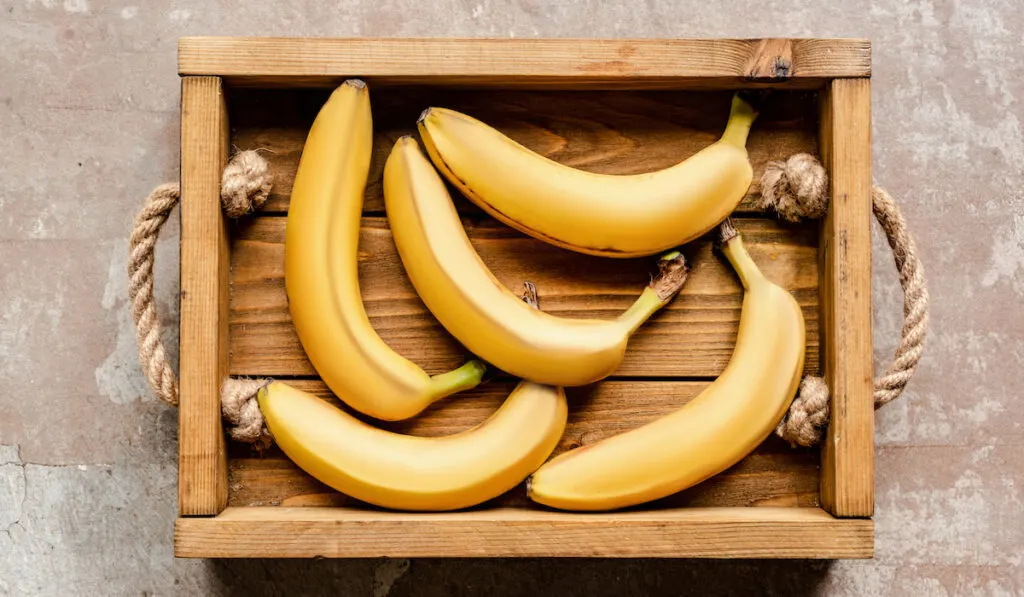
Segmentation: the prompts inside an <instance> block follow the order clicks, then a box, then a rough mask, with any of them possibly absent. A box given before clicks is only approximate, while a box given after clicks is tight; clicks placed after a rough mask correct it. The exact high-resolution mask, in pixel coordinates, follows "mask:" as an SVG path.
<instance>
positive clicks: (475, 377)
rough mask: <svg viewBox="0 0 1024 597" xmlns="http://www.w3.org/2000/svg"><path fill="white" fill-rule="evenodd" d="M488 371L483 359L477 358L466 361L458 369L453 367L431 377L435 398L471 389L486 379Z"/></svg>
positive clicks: (432, 392)
mask: <svg viewBox="0 0 1024 597" xmlns="http://www.w3.org/2000/svg"><path fill="white" fill-rule="evenodd" d="M486 372H487V365H486V364H484V362H483V361H478V360H476V359H474V360H472V361H466V363H465V364H464V365H462V366H461V367H459V368H458V369H452V370H451V371H448V372H446V373H441V374H438V375H435V376H433V377H431V378H430V389H431V392H430V393H431V395H432V396H433V397H434V400H440V399H442V398H444V397H445V396H451V395H452V394H455V393H458V392H461V391H463V390H470V389H473V388H475V387H477V386H478V385H480V382H482V381H483V379H484V373H486Z"/></svg>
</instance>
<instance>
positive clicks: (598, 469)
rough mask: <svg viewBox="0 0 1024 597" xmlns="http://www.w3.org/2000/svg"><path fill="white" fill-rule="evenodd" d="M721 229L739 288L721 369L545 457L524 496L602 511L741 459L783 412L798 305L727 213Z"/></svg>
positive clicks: (795, 356)
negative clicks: (674, 397) (604, 435)
mask: <svg viewBox="0 0 1024 597" xmlns="http://www.w3.org/2000/svg"><path fill="white" fill-rule="evenodd" d="M722 230H723V241H724V247H723V252H724V253H725V255H726V257H727V258H728V259H729V262H730V263H731V264H732V266H733V267H734V268H735V269H736V273H737V274H739V277H740V281H741V282H742V283H743V288H744V289H745V290H746V295H745V296H744V297H743V313H742V315H741V317H740V329H739V336H738V338H737V340H736V349H735V351H734V352H733V355H732V359H731V360H730V361H729V365H728V366H727V367H726V368H725V371H723V372H722V375H721V376H720V377H719V378H718V379H717V380H716V381H715V382H714V383H712V384H711V385H710V386H708V387H707V388H706V389H705V390H704V391H703V392H701V394H700V395H699V396H697V397H696V398H695V399H693V400H692V401H690V402H689V403H687V404H686V405H685V406H683V407H682V408H680V409H679V410H677V411H675V412H673V413H671V414H669V415H666V416H665V417H663V418H661V419H658V420H657V421H654V422H652V423H648V424H647V425H644V426H642V427H638V428H636V429H634V430H632V431H628V432H626V433H623V434H621V435H617V436H614V437H610V438H608V439H605V440H603V441H600V442H598V443H595V444H592V445H589V446H584V447H583V448H579V449H576V450H572V451H570V452H566V453H564V454H561V455H559V456H558V457H556V458H554V459H552V460H551V461H550V462H548V463H547V464H545V465H544V466H542V467H541V468H540V469H539V470H538V471H537V472H536V473H534V474H533V476H532V477H531V478H530V480H529V481H528V483H527V487H528V489H527V492H528V494H529V496H530V498H531V499H533V500H534V501H536V502H539V503H541V504H546V505H548V506H552V507H554V508H561V509H564V510H610V509H614V508H623V507H626V506H632V505H635V504H641V503H644V502H648V501H651V500H654V499H658V498H662V497H665V496H667V495H670V494H673V493H676V492H677V491H681V490H683V489H686V488H687V487H690V486H692V485H696V484H697V483H700V482H701V481H703V480H705V479H707V478H708V477H711V476H712V475H716V474H718V473H720V472H722V471H724V470H725V469H727V468H729V467H730V466H732V465H733V464H735V463H737V462H739V461H740V460H741V459H742V458H743V457H744V456H746V455H747V454H749V453H750V452H751V451H752V450H753V449H754V448H756V447H757V445H758V444H760V443H761V442H762V441H764V439H765V438H766V437H768V435H770V434H771V432H772V430H773V429H774V428H775V426H776V425H777V424H778V423H779V421H780V420H781V419H782V417H783V415H784V414H785V413H786V410H787V409H788V408H789V404H790V402H792V400H793V396H794V394H795V393H796V389H797V385H798V384H799V381H800V374H801V372H802V371H803V365H804V344H805V338H804V318H803V314H802V313H801V311H800V306H799V305H798V304H797V302H796V300H794V299H793V297H792V296H791V295H790V294H789V293H788V292H786V291H785V290H783V289H782V288H780V287H779V286H776V285H775V284H773V283H771V282H770V281H768V280H767V279H766V278H765V277H764V276H763V275H762V274H761V272H760V270H758V268H757V266H756V265H755V264H754V262H753V261H752V260H751V258H750V255H749V254H748V253H747V251H746V249H745V248H744V247H743V243H742V240H741V239H740V237H739V236H738V234H736V232H735V229H733V228H732V224H731V223H730V222H728V220H727V221H726V224H723V227H722Z"/></svg>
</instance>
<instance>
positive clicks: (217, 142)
mask: <svg viewBox="0 0 1024 597" xmlns="http://www.w3.org/2000/svg"><path fill="white" fill-rule="evenodd" d="M227 152H228V123H227V108H226V103H225V100H224V94H223V89H222V88H221V80H220V79H219V78H217V77H185V78H183V79H182V81H181V336H180V342H181V345H180V354H181V365H180V370H181V374H180V378H181V381H180V387H181V390H180V394H181V404H180V407H179V412H178V443H179V448H178V509H179V511H180V513H181V514H182V515H184V516H188V515H204V514H205V515H210V514H217V513H218V512H220V511H221V510H222V509H224V506H225V505H226V504H227V457H226V455H225V451H224V434H223V432H222V429H221V419H220V383H221V380H222V379H223V378H224V377H225V375H226V373H227V369H228V350H227V333H228V294H229V292H228V291H229V286H228V274H229V265H230V257H229V254H228V244H229V242H228V234H227V230H226V228H225V223H224V218H223V216H222V215H221V208H220V179H221V172H222V171H223V170H224V165H225V163H226V160H227Z"/></svg>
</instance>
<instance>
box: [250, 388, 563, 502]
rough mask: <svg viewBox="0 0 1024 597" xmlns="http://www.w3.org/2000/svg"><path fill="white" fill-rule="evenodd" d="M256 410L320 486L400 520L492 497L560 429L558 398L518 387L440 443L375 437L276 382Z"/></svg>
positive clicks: (531, 464) (551, 444) (543, 453)
mask: <svg viewBox="0 0 1024 597" xmlns="http://www.w3.org/2000/svg"><path fill="white" fill-rule="evenodd" d="M259 405H260V410H261V411H262V413H263V417H264V419H265V420H266V423H267V427H268V428H269V429H270V432H271V433H272V434H273V435H274V440H275V441H276V442H277V444H278V445H279V446H281V449H282V450H284V453H285V454H286V455H288V457H289V458H291V459H292V460H293V461H294V462H295V464H297V465H298V466H299V467H301V468H302V469H303V470H305V471H306V472H307V473H309V474H311V475H313V476H314V477H316V478H317V479H319V480H320V481H321V482H323V483H325V484H327V485H329V486H330V487H333V488H334V489H337V490H338V491H340V492H342V493H345V494H347V495H350V496H352V497H354V498H356V499H359V500H362V501H364V502H369V503H371V504H376V505H378V506H383V507H385V508H394V509H400V510H430V511H439V510H455V509H458V508H466V507H469V506H473V505H476V504H479V503H481V502H484V501H486V500H489V499H491V498H494V497H497V496H499V495H501V494H502V493H504V492H506V491H508V490H510V489H512V488H513V487H515V486H516V485H518V484H519V483H521V482H522V481H523V479H525V478H526V476H527V475H529V474H530V473H531V472H533V471H535V470H536V469H537V467H539V466H540V465H541V464H542V463H543V462H544V460H546V459H547V457H548V456H549V455H550V454H551V452H552V450H554V449H555V446H556V445H558V440H559V438H561V436H562V432H563V431H564V429H565V422H566V417H567V408H566V404H565V392H564V391H563V390H562V389H561V388H556V387H551V386H543V385H538V384H534V383H530V382H521V383H520V384H519V385H518V386H516V388H515V389H514V390H513V391H512V393H511V394H510V395H509V397H508V398H507V399H506V400H505V403H504V404H502V405H501V407H500V408H498V410H497V411H495V412H494V414H493V415H491V417H490V418H489V419H487V420H486V421H484V422H483V423H482V424H480V425H478V426H477V427H475V428H473V429H469V430H467V431H463V432H461V433H456V434H454V435H449V436H447V437H430V438H428V437H416V436H411V435H402V434H398V433H392V432H390V431H384V430H382V429H377V428H376V427H373V426H371V425H367V424H366V423H364V422H362V421H360V420H359V419H357V418H355V417H353V416H351V415H349V414H347V413H346V412H345V411H343V410H341V409H339V408H336V407H334V406H331V405H330V404H328V403H326V402H324V401H323V400H320V399H319V398H317V397H315V396H313V395H311V394H307V393H306V392H303V391H301V390H297V389H295V388H293V387H291V386H288V385H286V384H284V383H281V382H273V383H271V384H270V385H268V386H267V387H265V388H263V389H262V390H260V393H259Z"/></svg>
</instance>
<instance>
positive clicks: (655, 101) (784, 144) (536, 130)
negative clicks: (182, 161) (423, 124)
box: [231, 86, 818, 214]
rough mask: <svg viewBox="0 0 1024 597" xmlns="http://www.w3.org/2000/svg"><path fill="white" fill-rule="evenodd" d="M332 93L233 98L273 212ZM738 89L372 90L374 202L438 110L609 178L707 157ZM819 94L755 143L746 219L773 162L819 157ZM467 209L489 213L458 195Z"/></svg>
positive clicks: (778, 112)
mask: <svg viewBox="0 0 1024 597" xmlns="http://www.w3.org/2000/svg"><path fill="white" fill-rule="evenodd" d="M327 93H328V91H326V90H324V91H320V90H305V91H297V90H294V89H289V90H265V89H258V90H257V89H244V90H243V89H239V90H235V91H234V93H232V97H231V123H232V139H231V141H232V144H233V145H234V146H236V147H239V148H241V149H253V148H260V149H264V150H266V151H263V152H262V153H261V155H263V157H265V158H266V159H267V161H268V162H269V165H270V173H271V175H272V176H273V181H274V186H273V189H272V190H271V194H270V198H269V200H268V202H267V204H266V205H265V206H264V207H263V213H284V212H286V211H287V210H288V200H289V197H290V194H291V189H292V183H293V182H294V181H295V171H296V169H297V168H298V164H299V157H300V156H301V154H302V146H303V144H304V143H305V141H306V134H307V133H308V132H309V127H310V125H311V124H312V123H313V119H314V118H315V117H316V113H317V111H318V110H319V108H320V106H321V105H322V104H323V102H324V101H325V100H326V97H327ZM730 96H731V93H729V92H668V91H657V92H650V91H648V92H641V91H605V92H591V93H586V94H580V93H573V92H555V91H529V92H527V91H509V90H500V91H494V90H473V91H472V92H467V91H462V90H452V89H443V88H441V89H439V88H435V87H412V88H398V89H392V88H381V87H376V86H371V89H370V97H371V101H372V102H373V116H374V130H375V139H374V148H373V161H372V164H371V168H370V176H369V181H368V185H367V190H366V196H365V200H364V206H365V210H366V212H367V213H373V214H378V213H383V211H384V198H383V191H382V187H381V175H382V173H383V171H384V162H385V161H386V159H387V156H388V154H389V153H390V152H391V148H392V147H393V146H394V143H395V140H396V139H398V138H399V137H400V136H402V135H407V134H415V133H416V125H415V123H416V118H417V117H418V116H419V114H420V112H421V111H422V110H423V109H424V108H426V107H428V106H443V107H447V108H452V109H455V110H459V111H461V112H465V113H467V114H470V115H472V116H474V117H476V118H479V119H481V120H483V121H484V122H486V123H488V124H489V125H491V126H494V127H495V128H497V129H498V130H500V131H502V132H503V133H505V134H507V135H509V136H510V137H511V138H512V139H514V140H516V141H518V142H519V143H522V144H523V145H525V146H526V147H528V148H530V149H532V150H534V151H537V152H538V153H540V154H542V155H544V156H546V157H548V158H551V159H553V160H555V161H558V162H561V163H564V164H568V165H570V166H573V167H577V168H582V169H584V170H590V171H593V172H600V173H604V174H635V173H639V172H650V171H654V170H659V169H661V168H666V167H668V166H671V165H673V164H676V163H677V162H679V161H681V160H683V159H685V158H687V157H689V156H691V155H693V154H694V153H696V152H698V151H700V150H701V149H703V148H704V147H706V146H707V145H709V144H710V143H712V142H714V141H715V140H716V139H717V138H718V137H719V136H720V135H721V133H722V130H723V128H724V126H725V123H726V121H727V120H728V115H729V105H730ZM817 111H818V106H817V97H816V94H814V93H809V92H778V93H776V94H775V95H773V96H771V97H770V98H769V99H768V100H767V101H766V103H765V105H764V106H763V109H762V111H761V115H760V116H759V117H758V119H757V121H756V123H755V124H754V127H753V130H752V132H751V135H750V139H749V142H748V143H747V148H748V152H749V154H750V162H751V165H752V166H753V169H754V179H753V183H752V184H751V187H750V190H749V191H748V195H747V197H746V198H745V199H744V201H743V203H741V205H740V208H739V211H740V213H752V212H759V211H760V210H758V209H757V208H756V207H755V206H754V204H753V201H754V199H755V198H756V197H757V196H758V195H759V193H760V180H761V174H762V173H763V172H764V168H765V165H766V164H767V163H768V161H770V160H777V159H780V158H782V157H785V156H788V155H792V154H794V153H799V152H805V153H810V154H812V155H813V154H817V152H818V148H817V143H818V132H817V122H818V119H817ZM453 196H455V197H457V198H458V201H457V205H458V207H459V208H460V210H461V211H463V212H476V213H480V212H479V210H477V209H476V208H475V207H473V206H472V204H470V203H469V202H468V201H465V200H463V199H461V197H460V196H459V194H458V193H457V192H454V193H453Z"/></svg>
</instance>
